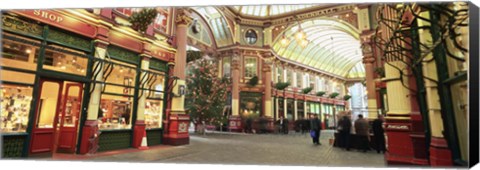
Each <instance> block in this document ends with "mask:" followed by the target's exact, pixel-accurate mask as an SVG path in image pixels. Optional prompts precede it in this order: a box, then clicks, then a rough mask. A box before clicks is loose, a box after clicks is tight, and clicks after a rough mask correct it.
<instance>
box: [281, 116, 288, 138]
mask: <svg viewBox="0 0 480 170" xmlns="http://www.w3.org/2000/svg"><path fill="white" fill-rule="evenodd" d="M282 129H283V133H284V134H288V119H287V118H285V117H284V118H283V124H282Z"/></svg>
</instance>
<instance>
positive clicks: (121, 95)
mask: <svg viewBox="0 0 480 170" xmlns="http://www.w3.org/2000/svg"><path fill="white" fill-rule="evenodd" d="M106 64H107V65H108V64H112V67H111V68H112V70H111V74H109V75H108V76H107V78H106V80H105V82H106V83H107V84H106V85H105V86H106V87H105V91H104V92H103V94H102V97H101V104H100V108H99V113H98V116H99V120H98V122H99V127H100V129H129V128H130V127H131V118H132V116H131V115H132V110H133V100H134V99H133V94H134V85H135V76H136V74H137V72H136V70H135V69H134V65H131V64H127V63H124V62H119V61H114V60H112V61H110V62H109V63H106ZM105 71H106V72H107V71H109V70H105Z"/></svg>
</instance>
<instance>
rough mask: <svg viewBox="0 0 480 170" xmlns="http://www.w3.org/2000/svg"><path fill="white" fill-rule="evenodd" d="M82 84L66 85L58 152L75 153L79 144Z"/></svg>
mask: <svg viewBox="0 0 480 170" xmlns="http://www.w3.org/2000/svg"><path fill="white" fill-rule="evenodd" d="M82 90H83V84H81V83H65V92H64V94H63V100H62V101H63V102H62V105H63V108H64V109H63V111H62V112H61V115H60V121H59V129H58V130H59V132H58V133H59V137H58V141H57V143H58V151H60V152H69V153H74V152H75V148H76V147H75V146H76V144H77V142H76V141H77V130H78V121H79V117H80V112H81V106H82Z"/></svg>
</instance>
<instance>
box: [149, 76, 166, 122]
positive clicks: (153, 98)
mask: <svg viewBox="0 0 480 170" xmlns="http://www.w3.org/2000/svg"><path fill="white" fill-rule="evenodd" d="M149 77H150V81H149V82H147V84H146V86H148V87H146V88H147V89H148V90H147V91H146V95H147V101H146V103H145V124H146V126H147V129H151V128H161V127H162V114H163V98H164V95H165V93H164V90H165V89H164V88H165V73H162V72H158V71H154V70H150V71H149Z"/></svg>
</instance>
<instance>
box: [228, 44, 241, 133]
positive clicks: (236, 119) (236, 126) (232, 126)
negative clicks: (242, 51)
mask: <svg viewBox="0 0 480 170" xmlns="http://www.w3.org/2000/svg"><path fill="white" fill-rule="evenodd" d="M239 60H240V57H239V53H238V52H237V51H234V52H233V57H232V116H230V117H229V126H228V127H229V130H230V131H235V132H241V131H242V121H241V117H240V113H239V111H240V108H239V106H240V101H239V100H240V88H239V83H240V61H239Z"/></svg>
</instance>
